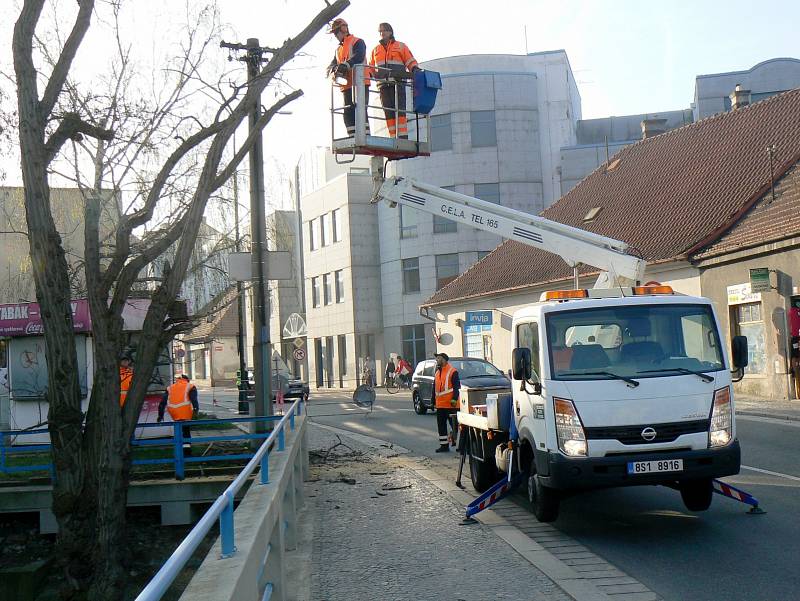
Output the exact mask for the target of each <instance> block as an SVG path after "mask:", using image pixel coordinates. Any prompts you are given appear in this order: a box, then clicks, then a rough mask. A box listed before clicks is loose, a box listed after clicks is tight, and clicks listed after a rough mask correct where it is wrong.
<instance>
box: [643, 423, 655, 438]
mask: <svg viewBox="0 0 800 601" xmlns="http://www.w3.org/2000/svg"><path fill="white" fill-rule="evenodd" d="M642 438H644V439H645V440H646V441H647V442H651V441H653V440H655V438H656V431H655V430H654V429H653V428H651V427H650V426H648V427H647V428H645V429H644V430H642Z"/></svg>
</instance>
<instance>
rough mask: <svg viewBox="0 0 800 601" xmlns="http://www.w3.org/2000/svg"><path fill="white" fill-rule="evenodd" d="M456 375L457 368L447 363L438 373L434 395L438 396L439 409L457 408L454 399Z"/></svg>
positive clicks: (436, 398)
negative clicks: (454, 377)
mask: <svg viewBox="0 0 800 601" xmlns="http://www.w3.org/2000/svg"><path fill="white" fill-rule="evenodd" d="M455 373H456V368H455V367H453V366H452V365H450V364H449V363H445V364H444V366H443V367H442V369H439V370H437V371H436V376H435V377H434V393H435V394H436V397H435V400H436V408H437V409H452V408H453V407H455V406H456V401H455V399H454V398H453V375H454V374H455Z"/></svg>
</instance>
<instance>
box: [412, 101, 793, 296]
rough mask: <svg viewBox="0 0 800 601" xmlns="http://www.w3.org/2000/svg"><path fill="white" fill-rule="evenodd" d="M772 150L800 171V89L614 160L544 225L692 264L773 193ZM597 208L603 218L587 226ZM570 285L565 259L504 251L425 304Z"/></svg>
mask: <svg viewBox="0 0 800 601" xmlns="http://www.w3.org/2000/svg"><path fill="white" fill-rule="evenodd" d="M773 144H774V145H775V149H776V150H775V155H774V169H775V173H776V175H780V174H783V173H784V172H786V171H787V169H788V168H789V167H791V166H792V165H794V164H795V163H797V161H798V151H800V89H796V90H792V91H789V92H785V93H783V94H779V95H776V96H773V97H771V98H769V99H767V100H764V101H762V102H758V103H755V104H753V105H750V106H748V107H745V108H744V109H740V110H737V111H733V112H729V113H722V114H719V115H716V116H714V117H710V118H708V119H704V120H702V121H699V122H697V123H693V124H690V125H687V126H685V127H681V128H679V129H674V130H672V131H669V132H667V133H665V134H661V135H660V136H656V137H654V138H649V139H647V140H640V141H639V142H636V143H635V144H632V145H631V146H628V147H626V148H623V149H622V150H620V151H619V152H618V153H617V154H616V155H615V156H614V159H615V161H614V162H616V160H617V159H618V160H619V163H618V165H617V166H616V168H614V169H613V170H611V171H608V172H607V171H606V169H605V166H601V167H599V168H598V169H596V170H595V171H594V172H593V173H591V174H590V175H589V176H587V177H586V178H585V179H584V180H583V181H581V182H580V183H579V184H578V185H577V186H576V187H575V188H573V189H572V190H570V192H568V193H567V194H566V195H564V196H563V197H562V198H561V199H559V200H558V201H557V202H556V203H554V204H553V205H552V206H550V207H549V208H547V209H546V210H545V211H543V212H542V213H541V215H542V216H543V217H546V218H548V219H552V220H553V221H558V222H561V223H566V224H568V225H572V226H575V227H581V228H583V229H586V230H589V231H592V232H596V233H598V234H603V235H605V236H609V237H611V238H615V239H617V240H624V241H625V242H627V243H628V244H630V245H631V246H632V247H634V248H635V249H637V250H638V251H640V252H641V253H642V255H643V256H644V258H645V259H646V260H647V261H648V262H660V261H667V260H672V259H680V258H687V253H688V252H689V251H695V250H697V248H696V247H698V245H701V244H702V245H708V244H711V243H713V242H714V241H715V240H716V239H718V238H719V237H720V236H721V235H722V234H724V233H725V232H726V231H727V230H728V229H730V228H731V226H732V225H733V224H734V223H735V222H736V221H738V220H739V219H741V218H742V214H743V212H744V211H745V210H746V209H747V208H748V206H749V205H750V204H752V203H753V202H754V201H755V200H757V199H758V198H760V197H761V196H762V194H763V193H764V191H765V190H768V187H769V181H770V172H769V157H768V155H767V152H766V148H767V146H769V145H773ZM594 207H602V211H600V213H599V214H598V215H597V217H596V218H595V219H594V220H593V221H592V222H590V223H588V224H586V223H584V222H583V217H584V216H585V215H586V214H587V213H588V212H589V210H590V209H592V208H594ZM798 231H800V230H798ZM570 275H571V269H569V268H568V267H567V265H566V264H565V263H564V262H563V261H562V260H561V259H560V258H559V257H557V256H555V255H552V254H550V253H547V252H544V251H541V250H537V249H535V248H532V247H529V246H526V245H523V244H521V243H518V242H514V241H506V242H503V243H502V244H501V245H500V246H499V247H498V248H497V249H495V250H494V251H493V252H492V253H490V254H489V255H487V256H486V257H484V258H483V260H481V261H479V262H478V263H477V264H475V265H474V266H473V267H472V268H471V269H469V270H467V271H466V272H465V273H463V274H462V275H461V276H459V277H458V278H456V279H455V280H453V281H452V282H451V283H450V284H448V285H447V286H445V287H444V288H442V289H441V290H439V291H437V292H436V293H435V294H434V295H433V296H432V297H431V298H430V299H428V300H427V301H426V302H425V303H424V304H425V305H433V304H439V303H445V302H450V301H454V300H459V299H463V298H469V297H475V296H482V295H485V294H490V293H495V292H500V291H509V290H514V289H517V288H524V287H528V286H533V285H537V284H543V283H546V282H549V281H556V280H561V279H565V278H567V277H570Z"/></svg>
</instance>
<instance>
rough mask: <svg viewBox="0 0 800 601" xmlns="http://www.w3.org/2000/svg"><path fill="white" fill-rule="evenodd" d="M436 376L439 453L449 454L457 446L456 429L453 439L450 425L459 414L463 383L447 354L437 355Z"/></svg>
mask: <svg viewBox="0 0 800 601" xmlns="http://www.w3.org/2000/svg"><path fill="white" fill-rule="evenodd" d="M434 357H435V358H436V374H435V375H434V378H433V403H434V405H435V406H436V426H437V428H438V429H439V448H438V449H436V452H437V453H447V452H448V451H449V450H450V445H451V444H455V442H454V441H455V428H453V433H454V434H453V435H452V437H448V435H447V425H448V423H450V424H451V427H452V426H453V424H452V422H451V421H450V420H451V419H454V418H455V415H456V413H457V412H458V395H459V392H460V390H461V382H460V380H459V378H458V370H457V369H456V368H455V367H453V366H452V365H450V363H449V361H450V357H448V356H447V353H436V354H435V355H434Z"/></svg>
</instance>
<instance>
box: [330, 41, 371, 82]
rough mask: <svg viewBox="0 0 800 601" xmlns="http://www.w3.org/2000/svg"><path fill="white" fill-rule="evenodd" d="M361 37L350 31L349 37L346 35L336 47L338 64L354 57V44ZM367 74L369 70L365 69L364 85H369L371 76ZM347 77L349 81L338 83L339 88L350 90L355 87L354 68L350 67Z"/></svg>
mask: <svg viewBox="0 0 800 601" xmlns="http://www.w3.org/2000/svg"><path fill="white" fill-rule="evenodd" d="M360 39H361V38H357V37H356V36H354V35H353V34H352V33H348V34H347V37H345V38H344V39H343V40H342V41H341V43H340V44H339V47H338V48H337V49H336V63H337V64H342V63H344V62H347V61H349V60H350V59H351V58H353V46H355V45H356V42H358V41H359V40H360ZM367 75H368V72H367V70H366V69H365V70H364V85H365V86H368V85H369V77H367ZM345 79H346V80H347V83H343V84H341V83H340V84H338V85H339V88H340V89H341V90H342V91H344V90H349V89H350V88H352V87H353V70H352V69H348V71H347V74H346V75H345Z"/></svg>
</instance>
